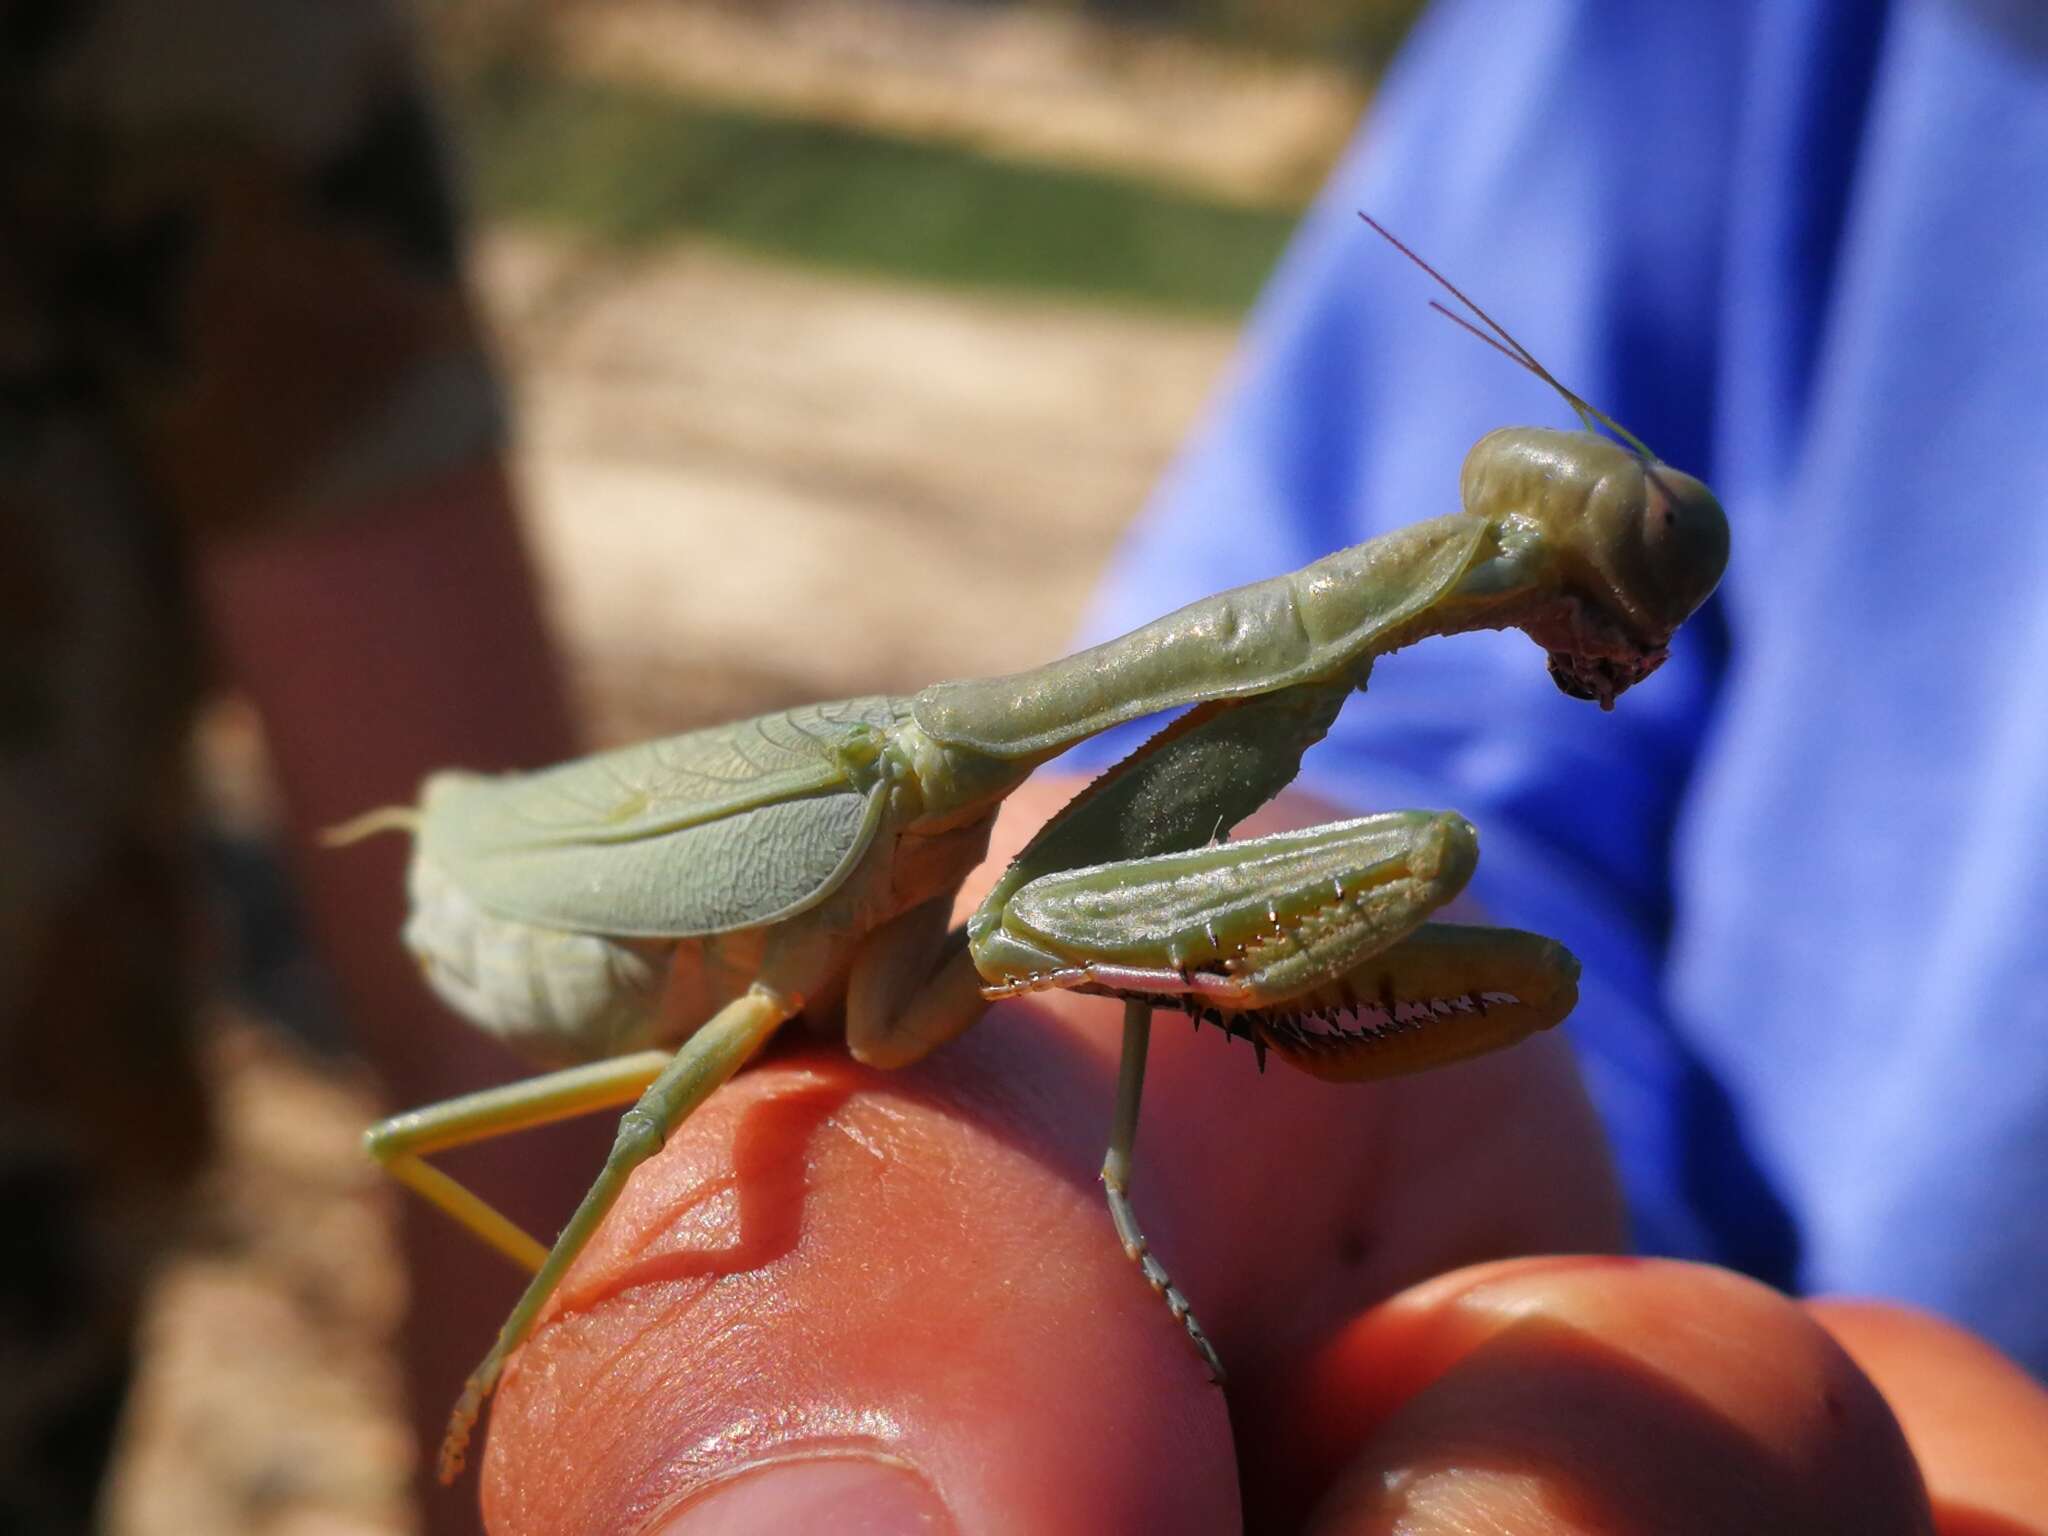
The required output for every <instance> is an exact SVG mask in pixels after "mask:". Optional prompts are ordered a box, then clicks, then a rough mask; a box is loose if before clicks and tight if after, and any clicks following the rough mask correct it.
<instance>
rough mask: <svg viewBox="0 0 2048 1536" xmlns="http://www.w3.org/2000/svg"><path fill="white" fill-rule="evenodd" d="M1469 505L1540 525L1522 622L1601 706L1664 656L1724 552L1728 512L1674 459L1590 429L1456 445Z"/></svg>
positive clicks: (1565, 678)
mask: <svg viewBox="0 0 2048 1536" xmlns="http://www.w3.org/2000/svg"><path fill="white" fill-rule="evenodd" d="M1459 490H1460V493H1461V495H1462V498H1463V500H1464V504H1465V506H1466V507H1467V508H1469V509H1472V510H1475V511H1476V510H1480V509H1485V508H1514V509H1518V510H1519V512H1520V513H1521V514H1522V515H1524V516H1526V517H1527V518H1529V519H1530V520H1532V521H1533V522H1534V523H1535V524H1536V525H1537V530H1538V531H1539V532H1540V534H1541V537H1542V540H1543V545H1544V549H1545V552H1546V560H1545V562H1544V576H1543V582H1542V587H1543V589H1544V590H1546V591H1549V592H1553V593H1555V594H1556V596H1555V597H1554V598H1553V599H1552V600H1551V601H1548V602H1546V603H1544V604H1543V605H1542V606H1541V607H1540V608H1539V609H1537V610H1536V612H1535V614H1534V616H1533V617H1530V618H1525V619H1523V620H1522V621H1520V622H1521V627H1522V628H1523V629H1524V630H1525V631H1527V633H1528V634H1529V636H1530V637H1531V638H1532V639H1534V640H1535V641H1536V642H1537V643H1538V644H1539V645H1541V646H1543V647H1544V648H1545V649H1546V650H1547V651H1548V652H1549V653H1550V675H1551V677H1552V678H1553V679H1555V680H1556V682H1557V686H1558V687H1559V688H1561V689H1563V690H1564V691H1565V692H1566V693H1568V694H1570V695H1572V696H1573V697H1574V698H1580V699H1595V700H1598V701H1599V703H1600V704H1601V706H1602V707H1603V708H1607V707H1611V706H1612V704H1613V702H1614V699H1615V697H1616V696H1617V695H1619V694H1620V693H1622V692H1623V691H1624V690H1625V689H1627V688H1629V687H1631V686H1632V685H1634V684H1636V683H1639V682H1641V681H1642V680H1643V679H1644V678H1646V677H1648V676H1649V675H1650V674H1651V673H1652V672H1654V671H1656V670H1657V668H1658V666H1660V665H1661V664H1662V663H1663V660H1664V657H1665V655H1666V652H1667V648H1668V647H1669V645H1670V643H1671V636H1672V633H1673V631H1675V630H1676V629H1677V628H1678V626H1679V625H1680V624H1682V623H1684V622H1685V620H1686V619H1687V618H1689V617H1690V616H1691V615H1692V613H1693V611H1694V610H1695V609H1697V608H1698V607H1699V606H1700V604H1701V603H1703V602H1705V601H1706V600H1707V597H1708V595H1709V594H1710V593H1712V591H1713V590H1714V588H1715V586H1716V585H1717V584H1718V583H1719V582H1720V580H1721V573H1722V571H1723V570H1724V569H1725V568H1726V567H1727V564H1728V519H1727V516H1726V515H1725V514H1724V513H1723V512H1722V511H1721V504H1720V502H1719V501H1717V500H1715V498H1714V493H1713V492H1712V491H1710V490H1708V489H1707V487H1706V486H1705V485H1703V484H1702V483H1701V482H1700V481H1698V480H1696V479H1695V478H1693V476H1691V475H1688V474H1686V473H1685V472H1684V471H1683V470H1678V469H1673V468H1672V467H1671V466H1670V465H1668V464H1663V463H1660V462H1658V461H1657V460H1655V459H1651V458H1647V457H1645V456H1643V455H1642V454H1640V453H1638V452H1635V451H1634V450H1632V449H1629V448H1626V447H1624V446H1622V445H1621V444H1619V443H1616V442H1613V441H1611V440H1610V439H1608V438H1605V437H1602V436H1599V435H1597V434H1595V433H1590V432H1561V431H1556V430H1553V429H1549V428H1544V427H1505V428H1502V429H1501V430H1500V431H1497V432H1490V433H1488V434H1487V435H1486V436H1485V437H1483V438H1481V439H1480V440H1479V441H1478V442H1477V443H1476V444H1474V445H1473V448H1472V451H1471V453H1469V454H1468V455H1466V458H1465V468H1464V471H1463V472H1462V474H1461V475H1460V477H1459Z"/></svg>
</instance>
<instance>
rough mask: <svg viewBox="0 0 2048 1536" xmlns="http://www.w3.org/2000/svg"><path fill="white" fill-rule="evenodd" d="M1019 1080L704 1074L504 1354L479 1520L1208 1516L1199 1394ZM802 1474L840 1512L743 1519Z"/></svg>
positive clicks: (1081, 1180)
mask: <svg viewBox="0 0 2048 1536" xmlns="http://www.w3.org/2000/svg"><path fill="white" fill-rule="evenodd" d="M1001 1034H1002V1032H1001V1031H1000V1030H998V1031H996V1032H995V1035H996V1038H995V1039H994V1040H992V1041H985V1042H982V1043H980V1044H976V1043H973V1042H971V1041H970V1042H966V1043H964V1048H963V1049H956V1050H955V1051H954V1052H951V1053H949V1056H950V1057H951V1058H952V1065H951V1066H949V1067H947V1068H945V1069H943V1070H945V1071H946V1072H949V1073H955V1074H958V1073H961V1072H965V1071H967V1070H968V1069H969V1066H970V1065H971V1064H972V1063H973V1061H974V1058H975V1055H976V1053H977V1052H987V1051H991V1050H996V1049H999V1048H1000V1037H1001ZM1044 1054H1045V1053H1044V1050H1043V1048H1042V1047H1041V1048H1040V1049H1039V1055H1040V1056H1041V1057H1042V1056H1043V1055H1044ZM998 1065H999V1064H997V1063H993V1062H983V1063H982V1067H983V1068H984V1069H987V1070H984V1071H983V1072H981V1074H980V1079H981V1080H983V1081H986V1080H988V1079H989V1078H991V1077H993V1078H995V1079H998V1080H999V1079H1000V1078H1001V1076H1002V1074H1001V1072H1000V1071H998V1070H995V1068H996V1067H997V1066H998ZM1037 1102H1046V1103H1057V1102H1059V1098H1058V1095H1044V1094H1039V1093H1035V1092H1034V1093H1029V1094H1027V1095H1026V1096H1025V1101H1024V1102H1023V1103H1022V1106H1021V1107H1020V1105H1019V1103H1014V1102H1013V1103H1009V1104H1007V1105H1004V1106H1000V1107H991V1106H990V1105H989V1104H988V1103H987V1102H985V1100H984V1101H980V1102H979V1103H978V1101H977V1096H976V1093H975V1092H974V1091H973V1090H971V1089H968V1088H965V1087H963V1086H962V1084H961V1083H960V1082H957V1081H948V1082H944V1083H936V1084H935V1083H933V1082H930V1081H927V1080H926V1074H924V1073H923V1072H922V1071H921V1069H911V1070H910V1071H908V1072H905V1073H890V1074H875V1073H871V1072H868V1071H865V1070H864V1069H861V1068H859V1067H856V1066H854V1065H853V1064H851V1063H850V1062H848V1061H846V1060H845V1058H844V1057H843V1056H840V1055H837V1054H834V1053H820V1054H817V1055H806V1056H802V1057H797V1058H793V1059H790V1060H787V1061H780V1062H776V1063H773V1064H770V1065H768V1066H766V1067H764V1068H761V1069H758V1070H756V1071H754V1072H751V1073H748V1074H746V1075H744V1076H742V1077H741V1078H740V1079H738V1080H736V1081H735V1082H734V1083H733V1084H731V1085H729V1086H728V1087H727V1088H726V1089H725V1090H723V1091H722V1092H721V1093H720V1094H719V1095H717V1096H716V1097H715V1098H714V1099H713V1100H712V1101H711V1102H710V1103H709V1104H707V1106H706V1107H705V1108H704V1109H703V1110H701V1111H700V1112H699V1113H698V1114H697V1115H696V1116H693V1117H692V1119H691V1121H690V1122H689V1124H688V1125H687V1126H686V1127H685V1129H684V1132H683V1133H681V1134H679V1135H678V1136H677V1137H676V1138H675V1139H674V1141H673V1142H672V1143H671V1144H670V1146H669V1147H667V1148H665V1149H664V1151H663V1153H662V1154H661V1155H660V1156H659V1157H657V1158H656V1159H655V1160H653V1161H651V1162H650V1163H649V1164H647V1165H646V1166H645V1167H644V1168H643V1169H641V1170H640V1171H639V1172H638V1173H636V1175H635V1176H634V1179H633V1181H632V1184H631V1186H630V1187H629V1189H628V1191H627V1194H626V1196H625V1197H624V1198H623V1199H622V1200H621V1202H620V1205H619V1207H618V1208H617V1209H616V1210H615V1211H614V1213H613V1216H612V1218H611V1220H609V1221H608V1222H607V1223H606V1226H605V1228H604V1230H603V1231H602V1232H601V1233H600V1235H599V1239H598V1241H596V1242H594V1243H593V1245H592V1248H591V1250H590V1251H589V1252H588V1253H587V1254H586V1256H585V1259H584V1262H583V1263H581V1264H579V1265H578V1267H577V1269H576V1270H575V1271H573V1272H572V1274H571V1276H570V1280H569V1283H568V1284H567V1285H566V1286H565V1287H564V1291H563V1293H562V1295H561V1297H560V1299H559V1303H558V1305H557V1307H556V1308H555V1310H554V1311H553V1312H552V1313H551V1314H550V1315H549V1316H548V1317H547V1318H546V1319H545V1320H544V1322H543V1324H542V1326H541V1328H540V1329H539V1330H537V1332H536V1334H535V1336H534V1337H533V1339H532V1340H531V1341H530V1342H529V1344H528V1345H527V1347H526V1349H525V1350H524V1351H523V1352H522V1353H521V1354H520V1355H519V1356H518V1357H517V1358H516V1359H515V1361H514V1363H513V1365H512V1367H510V1368H509V1369H508V1371H507V1374H506V1380H505V1384H504V1387H503V1389H502V1391H501V1393H500V1401H499V1403H498V1405H497V1414H496V1423H495V1424H494V1426H493V1429H492V1434H491V1439H490V1441H489V1443H488V1445H487V1447H486V1449H485V1453H484V1457H483V1476H484V1494H485V1504H486V1512H487V1515H488V1518H489V1520H490V1523H491V1527H492V1529H493V1530H496V1531H505V1532H512V1531H517V1532H560V1531H577V1532H582V1531H589V1530H621V1531H632V1530H641V1529H661V1528H664V1525H665V1523H667V1522H671V1521H674V1520H684V1521H688V1520H696V1521H700V1522H710V1523H708V1524H704V1525H702V1527H701V1528H702V1529H706V1530H714V1531H717V1530H728V1529H730V1530H739V1529H761V1530H784V1529H798V1528H827V1529H836V1528H842V1525H843V1523H844V1522H845V1521H850V1520H852V1519H853V1517H854V1514H855V1512H856V1511H857V1510H858V1509H860V1508H865V1507H868V1506H870V1505H871V1506H873V1515H872V1519H871V1520H870V1525H869V1526H861V1525H857V1524H856V1525H848V1526H844V1528H850V1529H867V1528H872V1529H874V1530H876V1531H882V1530H895V1529H931V1530H943V1529H947V1528H949V1525H948V1524H947V1523H946V1522H950V1528H954V1529H959V1530H965V1531H975V1532H980V1531H1000V1530H1019V1531H1023V1530H1041V1529H1082V1528H1088V1527H1090V1526H1091V1525H1098V1526H1100V1528H1132V1529H1136V1528H1162V1529H1174V1530H1187V1531H1201V1530H1205V1529H1212V1528H1220V1527H1218V1526H1217V1524H1216V1522H1217V1520H1218V1519H1219V1518H1220V1517H1223V1516H1227V1517H1228V1518H1230V1519H1233V1520H1234V1518H1235V1511H1236V1488H1235V1480H1234V1468H1233V1462H1232V1458H1231V1455H1230V1448H1229V1428H1228V1421H1227V1416H1226V1415H1225V1412H1224V1409H1223V1405H1222V1400H1221V1397H1220V1394H1218V1393H1216V1392H1215V1390H1214V1389H1213V1388H1211V1387H1209V1386H1208V1385H1207V1384H1206V1381H1205V1379H1204V1377H1203V1373H1202V1371H1201V1367H1200V1364H1199V1362H1198V1361H1197V1360H1196V1359H1195V1358H1194V1355H1193V1352H1192V1351H1191V1350H1190V1349H1189V1348H1188V1347H1187V1342H1186V1340H1185V1339H1184V1338H1183V1337H1180V1336H1179V1332H1178V1330H1177V1329H1175V1328H1173V1327H1172V1326H1171V1325H1170V1320H1169V1319H1168V1318H1167V1316H1166V1313H1165V1309H1164V1307H1163V1306H1162V1305H1161V1304H1160V1303H1159V1301H1158V1299H1157V1298H1156V1297H1154V1296H1153V1295H1152V1294H1151V1293H1150V1292H1149V1291H1148V1290H1147V1289H1146V1287H1145V1286H1144V1284H1143V1282H1142V1280H1141V1279H1140V1278H1139V1277H1138V1275H1137V1274H1136V1272H1135V1271H1134V1270H1133V1269H1132V1268H1131V1267H1130V1266H1129V1265H1128V1264H1127V1263H1126V1262H1125V1261H1124V1259H1123V1255H1122V1253H1121V1251H1120V1250H1119V1249H1118V1248H1117V1246H1116V1244H1115V1242H1114V1240H1113V1238H1112V1236H1111V1234H1110V1230H1109V1219H1108V1217H1107V1215H1106V1214H1105V1213H1104V1212H1103V1210H1102V1208H1101V1204H1100V1195H1099V1193H1098V1192H1097V1191H1096V1190H1095V1189H1094V1188H1093V1187H1092V1185H1091V1184H1090V1183H1088V1182H1087V1181H1086V1178H1085V1176H1084V1175H1081V1174H1079V1172H1078V1170H1076V1169H1074V1168H1072V1167H1063V1166H1061V1165H1062V1163H1071V1162H1072V1159H1071V1158H1067V1157H1064V1156H1056V1155H1052V1154H1049V1152H1048V1149H1047V1147H1046V1146H1045V1145H1044V1144H1043V1143H1042V1142H1041V1141H1039V1140H1037V1139H1035V1138H1036V1136H1037V1132H1036V1131H1034V1129H1033V1125H1032V1121H1033V1115H1032V1112H1031V1110H1030V1104H1032V1103H1037ZM977 1106H978V1107H977ZM821 1499H824V1500H828V1501H829V1502H832V1503H833V1506H834V1508H835V1509H836V1510H838V1512H839V1513H838V1514H837V1515H836V1516H835V1520H837V1521H839V1522H841V1524H835V1523H833V1522H830V1521H828V1522H824V1523H822V1524H818V1523H814V1524H812V1525H810V1526H808V1527H806V1526H804V1525H802V1524H801V1523H798V1524H796V1525H792V1524H791V1523H789V1521H788V1520H787V1519H786V1518H783V1516H782V1515H776V1517H775V1518H773V1519H771V1518H769V1516H770V1515H771V1514H774V1513H775V1512H776V1511H777V1510H783V1511H784V1512H785V1513H786V1511H787V1509H789V1508H796V1507H800V1506H804V1504H805V1501H806V1500H809V1501H813V1502H816V1501H818V1500H821ZM820 1507H822V1506H820ZM862 1518H868V1517H867V1516H863V1517H862ZM935 1521H936V1522H940V1523H936V1524H935V1523H933V1522H935ZM918 1522H923V1523H922V1524H920V1523H918ZM686 1528H690V1529H696V1528H697V1527H687V1526H686Z"/></svg>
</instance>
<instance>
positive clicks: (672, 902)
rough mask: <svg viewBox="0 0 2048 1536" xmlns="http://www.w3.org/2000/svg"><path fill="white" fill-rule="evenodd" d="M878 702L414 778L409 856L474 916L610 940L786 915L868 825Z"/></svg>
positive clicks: (812, 897) (824, 892)
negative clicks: (442, 880) (529, 768)
mask: <svg viewBox="0 0 2048 1536" xmlns="http://www.w3.org/2000/svg"><path fill="white" fill-rule="evenodd" d="M905 713H906V707H905V703H904V701H902V700H899V699H892V698H886V697H877V698H864V699H847V700H842V701H839V702H837V703H830V704H816V705H809V706H806V707H804V708H801V709H793V710H789V711H787V712H785V713H781V714H773V715H763V716H760V717H759V718H757V719H753V720H742V721H737V722H735V723H734V724H731V725H724V726H716V727H713V728H711V729H709V730H702V731H692V732H690V733H689V734H687V735H683V736H672V737H668V738H666V739H664V740H661V741H652V742H646V743H644V744H642V745H640V746H635V747H626V748H623V749H622V750H619V751H616V752H607V753H603V754H600V755H599V756H596V757H590V758H584V759H582V760H580V761H578V762H573V763H565V764H563V765H562V766H560V767H557V768H550V769H546V770H544V771H542V772H540V773H532V774H520V775H514V776H509V777H503V778H492V777H484V776H481V775H476V774H443V775H440V776H438V777H436V778H434V779H431V780H429V781H428V784H427V788H426V793H425V796H424V802H423V806H422V810H423V815H422V817H421V824H420V832H419V856H420V857H421V858H423V859H426V860H430V861H432V862H433V863H435V864H437V865H439V866H440V867H441V868H442V869H443V870H444V871H445V872H446V873H447V874H448V875H449V876H450V877H451V878H452V879H454V880H455V881H456V882H457V883H458V884H459V885H460V886H462V887H463V889H465V890H466V891H467V892H468V893H469V894H470V895H471V896H473V897H474V898H475V899H476V901H477V902H478V903H479V904H480V905H481V906H483V907H484V908H485V909H486V910H488V911H490V912H492V913H494V914H496V915H498V916H500V917H508V918H513V919H516V920H518V921H521V922H528V923H535V924H539V925H540V926H542V927H546V928H554V929H565V930H568V931H571V932H581V933H595V934H603V935H607V936H612V937H618V938H687V937H693V936H697V935H704V934H715V933H725V932H729V931H731V930H733V929H738V928H752V927H758V926H760V925H763V924H767V923H774V922H778V921H780V920H782V919H783V918H787V917H792V916H794V915H796V914H797V913H799V912H803V911H805V910H806V909H808V908H810V907H812V906H814V905H816V904H817V903H818V902H820V901H822V900H824V898H825V897H826V896H828V895H830V894H831V893H832V891H833V890H834V889H836V888H837V887H838V885H839V883H840V882H841V881H842V880H844V879H845V878H846V875H847V872H848V871H849V870H851V869H852V868H853V866H854V865H855V864H856V863H857V862H858V861H859V859H860V856H861V855H862V854H863V853H864V852H865V851H866V850H867V846H868V844H869V842H870V841H871V840H872V839H873V837H874V834H875V829H876V827H877V826H878V825H879V824H880V822H881V814H882V808H883V802H884V800H885V799H886V796H887V785H886V781H884V780H883V779H882V778H881V777H880V775H879V773H874V772H867V773H863V772H862V771H861V770H862V768H863V767H864V765H865V764H866V763H868V762H869V761H871V760H872V754H870V753H863V752H862V751H861V750H860V744H861V742H862V741H863V739H864V738H866V736H867V733H868V730H869V728H870V727H875V726H888V725H892V724H894V723H896V722H897V721H898V720H900V719H901V718H903V716H904V714H905Z"/></svg>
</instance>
